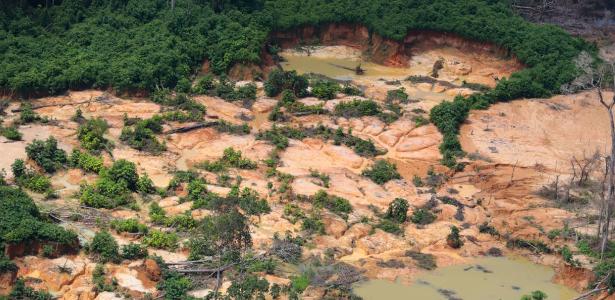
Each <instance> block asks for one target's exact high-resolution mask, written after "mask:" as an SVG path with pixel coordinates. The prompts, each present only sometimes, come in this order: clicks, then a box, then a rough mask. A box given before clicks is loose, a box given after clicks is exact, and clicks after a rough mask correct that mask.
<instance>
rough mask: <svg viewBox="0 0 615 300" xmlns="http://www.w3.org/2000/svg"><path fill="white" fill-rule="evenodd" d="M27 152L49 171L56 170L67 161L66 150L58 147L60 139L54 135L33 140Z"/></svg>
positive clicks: (27, 147)
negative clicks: (43, 139) (44, 139)
mask: <svg viewBox="0 0 615 300" xmlns="http://www.w3.org/2000/svg"><path fill="white" fill-rule="evenodd" d="M26 154H27V155H28V158H29V159H32V160H33V161H35V162H36V163H37V164H38V165H39V166H40V167H41V168H43V169H44V170H45V172H47V173H53V172H55V171H56V170H57V169H59V168H61V167H62V166H63V165H64V164H66V162H67V158H66V152H65V151H64V150H62V149H59V148H58V141H57V140H56V139H55V138H54V137H52V136H50V137H49V138H48V139H47V140H46V141H41V140H34V141H32V143H31V144H29V145H28V146H26Z"/></svg>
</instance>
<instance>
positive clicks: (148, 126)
mask: <svg viewBox="0 0 615 300" xmlns="http://www.w3.org/2000/svg"><path fill="white" fill-rule="evenodd" d="M162 123H163V120H162V117H160V116H154V117H152V118H151V119H147V120H142V121H138V122H137V123H136V124H135V125H134V126H132V127H124V128H123V129H122V133H121V135H120V140H121V141H122V142H124V143H125V144H127V145H128V146H130V147H132V148H134V149H136V150H140V151H145V152H149V153H152V154H159V153H161V152H162V151H164V150H166V146H165V145H164V144H162V143H160V142H159V141H158V139H157V138H156V136H155V134H157V133H161V132H162Z"/></svg>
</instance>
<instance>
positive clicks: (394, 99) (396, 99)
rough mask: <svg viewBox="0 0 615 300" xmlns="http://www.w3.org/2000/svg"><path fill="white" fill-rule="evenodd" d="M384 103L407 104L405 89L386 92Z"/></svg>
mask: <svg viewBox="0 0 615 300" xmlns="http://www.w3.org/2000/svg"><path fill="white" fill-rule="evenodd" d="M386 102H389V103H408V94H407V93H406V89H404V88H403V87H402V88H399V89H396V90H390V91H387V97H386Z"/></svg>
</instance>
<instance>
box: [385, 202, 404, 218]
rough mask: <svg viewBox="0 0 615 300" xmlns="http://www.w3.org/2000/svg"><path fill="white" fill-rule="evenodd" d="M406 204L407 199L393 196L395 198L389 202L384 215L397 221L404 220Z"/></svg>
mask: <svg viewBox="0 0 615 300" xmlns="http://www.w3.org/2000/svg"><path fill="white" fill-rule="evenodd" d="M408 206H409V205H408V201H407V200H406V199H402V198H395V200H393V202H391V204H389V208H387V212H386V215H385V217H386V218H387V219H389V220H392V221H395V222H398V223H403V222H406V219H407V215H408Z"/></svg>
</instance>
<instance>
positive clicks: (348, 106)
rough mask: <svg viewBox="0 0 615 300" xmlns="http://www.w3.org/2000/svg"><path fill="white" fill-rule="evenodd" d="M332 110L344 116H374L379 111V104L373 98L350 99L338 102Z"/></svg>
mask: <svg viewBox="0 0 615 300" xmlns="http://www.w3.org/2000/svg"><path fill="white" fill-rule="evenodd" d="M334 112H335V114H336V115H338V116H343V117H345V118H357V117H363V116H375V115H377V114H379V113H380V112H381V109H380V106H378V103H376V102H375V101H373V100H358V99H355V100H352V101H349V102H340V103H339V104H337V105H336V106H335V109H334Z"/></svg>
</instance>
